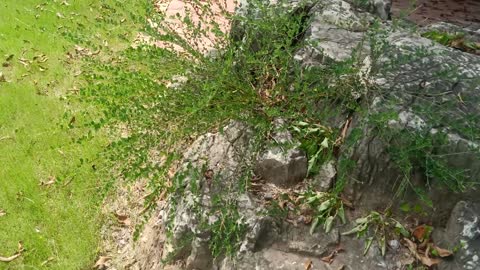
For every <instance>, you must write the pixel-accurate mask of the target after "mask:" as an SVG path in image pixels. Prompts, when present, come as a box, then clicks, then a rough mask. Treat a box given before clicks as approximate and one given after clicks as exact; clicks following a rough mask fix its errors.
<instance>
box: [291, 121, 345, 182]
mask: <svg viewBox="0 0 480 270" xmlns="http://www.w3.org/2000/svg"><path fill="white" fill-rule="evenodd" d="M291 129H292V130H293V131H295V136H296V137H298V138H299V139H300V141H301V148H302V149H304V150H305V152H306V153H307V156H308V172H307V175H313V174H315V173H317V172H318V169H319V166H320V165H321V164H322V163H323V161H325V160H328V159H330V158H331V156H332V152H333V147H334V144H335V142H334V141H333V140H332V139H331V138H332V133H333V132H332V129H331V128H329V127H325V126H322V125H319V124H310V123H307V122H303V121H299V122H296V123H294V124H293V125H291Z"/></svg>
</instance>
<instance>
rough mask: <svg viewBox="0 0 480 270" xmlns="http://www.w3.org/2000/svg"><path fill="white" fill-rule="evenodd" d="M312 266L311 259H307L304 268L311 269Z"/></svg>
mask: <svg viewBox="0 0 480 270" xmlns="http://www.w3.org/2000/svg"><path fill="white" fill-rule="evenodd" d="M312 267H313V263H312V260H308V261H307V262H305V270H311V269H312Z"/></svg>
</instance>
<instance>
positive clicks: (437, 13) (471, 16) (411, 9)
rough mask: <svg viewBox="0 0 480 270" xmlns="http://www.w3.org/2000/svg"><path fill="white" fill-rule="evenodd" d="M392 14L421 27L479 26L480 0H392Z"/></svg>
mask: <svg viewBox="0 0 480 270" xmlns="http://www.w3.org/2000/svg"><path fill="white" fill-rule="evenodd" d="M392 12H393V14H394V16H402V14H403V15H406V18H407V19H408V20H410V21H412V22H414V23H416V24H418V25H422V26H423V25H428V24H431V23H436V22H450V23H453V24H457V25H459V26H464V27H468V26H472V25H473V26H475V25H477V26H480V0H393V3H392Z"/></svg>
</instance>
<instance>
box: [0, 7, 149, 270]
mask: <svg viewBox="0 0 480 270" xmlns="http://www.w3.org/2000/svg"><path fill="white" fill-rule="evenodd" d="M140 2H141V1H137V2H136V1H117V0H105V1H96V0H95V1H94V0H78V1H74V0H70V1H34V0H21V1H18V0H3V1H1V2H0V65H1V66H0V72H2V73H3V75H4V77H5V79H6V82H5V81H4V82H2V81H0V256H3V257H8V256H10V255H13V254H14V253H15V252H16V251H17V244H18V242H19V241H21V242H22V243H23V247H24V248H25V251H24V252H23V253H22V255H21V256H20V257H19V258H17V259H15V260H14V261H12V262H9V263H5V262H0V269H89V268H90V267H91V266H92V264H93V263H94V260H95V257H96V256H97V253H98V246H99V228H100V219H101V217H100V215H99V213H100V211H99V208H100V206H101V205H100V203H101V201H102V187H103V185H104V183H105V178H107V177H108V175H107V173H106V172H105V171H104V169H103V168H101V167H99V166H97V164H96V162H97V160H96V158H97V154H98V153H99V152H100V151H101V150H102V149H103V147H104V146H105V145H106V144H107V143H108V142H107V139H106V138H105V136H102V135H101V134H96V136H95V137H94V138H93V139H90V140H84V141H82V142H81V143H79V142H78V139H79V138H80V137H81V136H82V135H83V132H82V129H81V128H78V126H81V124H82V117H81V116H80V115H76V112H78V111H85V110H89V111H92V110H93V111H95V108H86V107H85V106H87V105H85V104H76V103H72V102H71V99H66V98H65V96H67V95H68V94H72V93H75V91H76V89H79V88H81V87H82V86H84V84H85V82H84V81H82V79H81V77H82V76H79V74H80V73H81V72H83V71H84V70H82V69H83V68H85V66H86V65H83V64H82V63H83V62H84V61H86V60H85V59H83V58H85V57H83V58H82V57H81V56H78V57H69V56H68V55H67V53H71V54H72V53H74V52H75V49H74V48H75V45H79V46H82V47H83V48H88V49H89V50H90V51H92V52H95V51H97V52H99V54H98V55H94V56H91V57H97V58H100V57H108V56H109V55H112V54H115V52H116V51H118V50H120V49H122V48H125V47H127V46H128V45H129V40H131V39H132V37H133V35H134V34H135V33H136V29H137V28H138V27H139V25H138V24H137V22H135V20H134V19H132V17H135V16H137V18H141V17H142V16H143V15H144V14H142V5H141V3H140ZM132 14H135V16H132ZM12 55H13V56H12ZM0 79H1V78H0ZM74 116H75V117H76V118H75V119H76V121H72V119H73V118H72V117H74ZM68 124H71V126H74V127H77V128H69V127H68ZM42 182H43V184H42Z"/></svg>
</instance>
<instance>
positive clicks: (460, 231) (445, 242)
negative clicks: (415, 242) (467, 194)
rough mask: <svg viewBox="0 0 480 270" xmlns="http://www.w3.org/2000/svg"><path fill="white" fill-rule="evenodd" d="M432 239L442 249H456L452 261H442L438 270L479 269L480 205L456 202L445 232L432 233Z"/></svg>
mask: <svg viewBox="0 0 480 270" xmlns="http://www.w3.org/2000/svg"><path fill="white" fill-rule="evenodd" d="M433 238H434V241H435V243H436V244H437V245H438V246H440V247H442V248H448V249H450V250H454V249H458V251H457V252H455V254H454V258H453V260H444V261H443V262H442V263H441V264H440V265H439V266H438V269H439V270H453V269H465V270H467V269H468V270H473V269H480V203H470V202H465V201H460V202H458V203H457V204H456V205H455V208H454V209H453V210H452V213H451V215H450V218H449V220H448V223H447V226H446V228H445V230H444V231H441V230H439V231H436V232H434V234H433Z"/></svg>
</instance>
